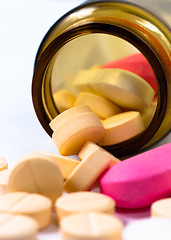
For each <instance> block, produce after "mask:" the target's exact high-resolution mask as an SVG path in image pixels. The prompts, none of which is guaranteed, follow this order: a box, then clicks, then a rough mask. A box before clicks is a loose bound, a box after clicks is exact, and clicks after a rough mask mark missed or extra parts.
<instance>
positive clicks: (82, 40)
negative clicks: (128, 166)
mask: <svg viewBox="0 0 171 240" xmlns="http://www.w3.org/2000/svg"><path fill="white" fill-rule="evenodd" d="M118 41H119V42H120V43H121V44H120V43H119V44H120V45H118V46H119V47H117V44H115V43H116V42H117V43H118ZM112 42H113V43H114V44H112ZM122 43H124V44H125V45H124V44H122ZM127 44H129V46H130V47H127ZM115 45H116V46H115ZM113 47H115V49H114V50H113ZM124 48H125V49H126V54H127V55H128V54H129V51H128V49H130V51H132V53H134V52H137V51H138V52H140V53H141V54H143V55H144V57H145V58H146V59H147V61H148V62H149V63H150V65H151V67H152V69H153V72H154V74H155V77H156V82H157V89H158V98H157V107H156V110H155V114H154V116H153V118H152V120H151V122H150V124H149V125H148V126H147V127H146V129H145V130H144V131H143V132H142V133H141V134H139V135H137V136H136V137H134V138H132V139H129V140H127V141H124V142H122V143H119V144H115V145H112V146H106V147H105V149H107V150H108V151H109V152H111V153H113V154H115V155H116V156H118V157H122V156H126V155H129V154H135V153H136V152H137V151H141V149H145V148H147V147H150V146H153V145H154V143H157V142H159V140H161V139H162V138H163V137H164V136H166V135H167V134H168V133H169V131H170V128H171V3H170V0H168V1H167V0H164V1H159V0H147V1H146V0H138V1H127V0H121V1H119V0H89V1H85V2H84V3H82V4H81V5H79V6H78V7H76V8H74V9H72V10H71V11H69V12H68V13H66V14H65V15H64V16H62V17H61V18H60V19H59V20H57V21H56V22H55V23H54V25H53V26H52V27H51V28H50V30H49V31H48V32H47V34H46V35H45V37H44V39H43V40H42V42H41V44H40V47H39V49H38V52H37V55H36V59H35V66H34V74H33V82H32V99H33V105H34V109H35V112H36V114H37V117H38V119H39V121H40V123H41V124H42V126H43V128H44V129H45V131H46V132H47V133H48V134H49V135H50V136H51V135H52V130H51V129H50V127H49V122H50V121H51V120H52V119H53V118H54V117H55V116H57V115H58V114H59V112H58V109H57V108H56V105H55V103H54V99H53V93H54V91H56V90H58V89H62V88H65V87H66V88H69V89H72V90H73V91H74V87H73V85H72V79H73V75H74V74H75V73H77V72H78V71H79V70H81V69H86V68H91V67H93V66H94V65H96V64H97V65H98V64H103V63H106V62H107V61H111V59H112V57H113V55H112V54H111V53H112V52H115V51H117V50H118V52H119V53H118V54H120V56H119V57H123V56H124V54H123V56H122V51H121V50H123V49H124ZM127 51H128V52H127ZM104 53H105V54H104Z"/></svg>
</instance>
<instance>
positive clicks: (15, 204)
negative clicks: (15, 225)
mask: <svg viewBox="0 0 171 240" xmlns="http://www.w3.org/2000/svg"><path fill="white" fill-rule="evenodd" d="M51 210H52V203H51V201H50V199H49V198H47V197H44V196H42V195H39V194H31V193H25V192H14V193H7V194H4V195H2V196H0V213H11V214H22V215H26V216H29V217H32V218H33V219H34V220H35V221H36V222H37V223H38V226H39V228H40V229H42V228H45V227H47V226H48V225H49V224H50V222H51Z"/></svg>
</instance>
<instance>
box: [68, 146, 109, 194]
mask: <svg viewBox="0 0 171 240" xmlns="http://www.w3.org/2000/svg"><path fill="white" fill-rule="evenodd" d="M111 162H112V157H111V156H110V154H109V155H108V154H106V153H105V152H103V151H102V150H101V148H100V147H99V148H95V149H93V151H92V152H91V154H89V155H87V156H86V157H85V158H84V159H82V160H81V162H80V164H79V165H78V166H77V167H76V168H75V169H74V170H73V171H72V173H71V174H70V175H69V177H68V179H67V180H66V181H65V183H64V189H65V191H66V192H77V191H87V190H90V189H91V188H92V187H93V185H94V184H95V183H96V182H97V179H98V178H99V177H100V175H101V174H102V173H103V172H104V171H105V170H107V169H108V168H109V167H110V166H111Z"/></svg>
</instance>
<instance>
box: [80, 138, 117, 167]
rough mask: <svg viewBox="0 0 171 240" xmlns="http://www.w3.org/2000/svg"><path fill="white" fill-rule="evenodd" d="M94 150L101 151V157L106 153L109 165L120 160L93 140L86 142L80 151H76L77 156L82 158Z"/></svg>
mask: <svg viewBox="0 0 171 240" xmlns="http://www.w3.org/2000/svg"><path fill="white" fill-rule="evenodd" d="M95 151H101V157H103V155H104V154H106V155H107V156H108V157H109V158H111V166H113V165H115V164H116V163H118V162H120V160H119V159H118V158H116V157H115V156H113V155H112V154H111V153H109V152H108V151H106V150H105V149H103V148H101V147H100V146H98V145H97V144H95V143H93V142H86V143H85V145H84V146H83V148H82V149H81V151H80V152H79V153H78V157H79V158H80V159H81V160H82V159H84V158H86V157H87V156H89V155H92V154H94V152H95Z"/></svg>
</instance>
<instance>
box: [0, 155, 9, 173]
mask: <svg viewBox="0 0 171 240" xmlns="http://www.w3.org/2000/svg"><path fill="white" fill-rule="evenodd" d="M6 169H8V162H7V160H6V159H5V158H2V157H0V171H2V170H6Z"/></svg>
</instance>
